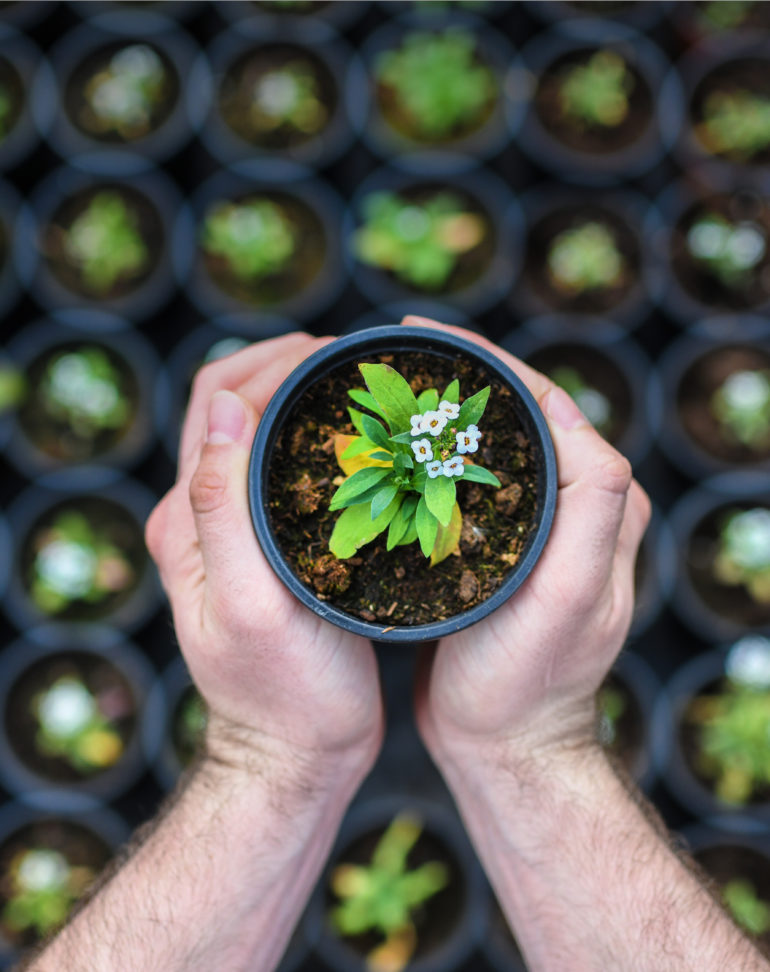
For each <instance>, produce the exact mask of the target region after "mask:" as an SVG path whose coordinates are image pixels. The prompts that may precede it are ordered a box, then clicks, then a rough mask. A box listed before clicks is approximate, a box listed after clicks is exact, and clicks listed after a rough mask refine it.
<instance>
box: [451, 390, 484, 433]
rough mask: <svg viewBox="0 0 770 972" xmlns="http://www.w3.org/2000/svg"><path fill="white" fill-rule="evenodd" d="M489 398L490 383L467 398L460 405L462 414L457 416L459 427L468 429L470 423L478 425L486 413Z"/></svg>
mask: <svg viewBox="0 0 770 972" xmlns="http://www.w3.org/2000/svg"><path fill="white" fill-rule="evenodd" d="M488 398H489V385H487V387H486V388H482V389H481V391H479V392H476V394H475V395H471V397H470V398H466V399H465V401H464V402H463V403H462V405H461V406H460V414H459V415H458V416H457V420H456V425H457V428H458V429H467V428H468V426H469V425H476V424H477V423H478V421H479V419H480V418H481V416H482V415H483V414H484V409H485V408H486V407H487V400H488Z"/></svg>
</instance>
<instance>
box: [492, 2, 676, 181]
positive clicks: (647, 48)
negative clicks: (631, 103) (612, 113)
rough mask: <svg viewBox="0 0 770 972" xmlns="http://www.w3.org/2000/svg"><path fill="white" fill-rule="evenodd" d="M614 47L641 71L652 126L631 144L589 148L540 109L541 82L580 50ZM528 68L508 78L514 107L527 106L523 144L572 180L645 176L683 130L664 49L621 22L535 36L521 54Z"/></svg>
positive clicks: (586, 23) (575, 23)
mask: <svg viewBox="0 0 770 972" xmlns="http://www.w3.org/2000/svg"><path fill="white" fill-rule="evenodd" d="M608 48H609V49H611V50H613V51H616V52H617V53H618V54H620V55H621V57H622V58H623V59H624V61H626V63H627V64H628V65H629V66H630V67H631V68H632V69H633V70H635V71H636V72H637V73H638V83H637V88H639V84H640V83H641V84H643V85H644V87H643V88H641V89H639V97H640V98H642V99H643V100H644V104H645V113H646V114H647V116H648V120H647V122H646V124H644V126H643V127H642V128H641V131H640V130H639V128H638V126H637V127H636V128H635V129H634V130H633V131H632V132H630V133H629V139H630V140H629V142H628V144H622V145H619V146H618V147H617V148H615V149H608V150H606V151H601V152H600V151H587V150H583V149H580V148H577V147H576V146H573V145H568V144H566V143H565V142H564V141H563V140H562V139H560V138H558V137H557V136H556V135H555V134H554V133H553V132H551V131H549V129H548V128H547V127H546V125H545V124H544V122H543V121H542V119H541V117H540V114H539V112H538V107H537V94H538V90H539V83H540V81H541V79H542V77H543V75H544V74H545V72H547V71H548V70H549V68H551V66H552V65H554V64H556V63H558V62H560V61H562V59H564V58H571V57H572V56H573V55H575V54H576V53H579V52H588V51H592V50H601V49H608ZM521 56H522V61H523V62H524V68H523V69H522V70H517V69H516V68H514V69H512V71H511V74H510V76H509V79H508V85H509V90H510V91H511V93H512V99H513V105H514V106H515V107H514V110H518V108H519V105H520V103H521V102H524V103H525V105H526V106H527V112H526V116H525V119H524V123H523V125H522V129H521V134H520V139H519V144H520V146H521V148H522V149H523V150H524V151H525V152H526V153H527V155H529V156H530V157H531V158H532V160H533V161H534V162H536V163H540V164H542V165H543V166H544V167H545V168H546V169H549V170H550V171H552V172H554V173H556V174H557V175H558V176H559V177H560V178H562V179H564V180H565V181H567V182H580V183H588V184H592V185H608V184H612V183H615V182H619V181H620V180H621V179H627V178H630V177H634V176H639V175H642V174H644V173H645V172H647V171H649V170H650V169H651V168H652V167H653V166H654V165H655V164H656V163H658V162H659V161H660V160H661V159H662V157H663V156H664V154H665V152H666V151H667V149H668V148H669V146H670V144H671V142H672V141H673V139H674V138H675V137H676V135H677V134H678V129H679V126H680V124H681V119H682V110H683V109H682V96H681V92H680V91H679V90H678V88H677V86H676V77H675V75H674V74H673V73H672V72H670V73H669V76H668V81H667V88H666V94H665V98H664V97H663V96H662V91H661V84H662V79H663V76H664V74H665V72H666V70H667V68H668V61H667V59H666V57H665V55H664V54H663V53H662V51H661V50H660V49H659V48H658V47H657V46H656V45H655V44H653V43H652V42H651V41H649V40H647V39H646V38H645V37H643V36H641V35H640V34H637V33H636V32H635V31H633V30H630V29H629V28H628V27H624V26H622V25H620V24H615V23H612V22H609V21H603V20H589V19H585V20H580V19H575V20H567V21H564V22H561V23H559V24H558V26H556V27H554V28H553V29H552V30H550V31H547V32H546V33H544V34H541V35H539V36H536V37H535V38H533V39H532V40H531V41H530V42H529V43H528V44H527V45H526V46H525V47H524V48H523V50H522V52H521Z"/></svg>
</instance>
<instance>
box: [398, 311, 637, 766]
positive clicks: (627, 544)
mask: <svg viewBox="0 0 770 972" xmlns="http://www.w3.org/2000/svg"><path fill="white" fill-rule="evenodd" d="M403 323H405V324H413V325H414V324H417V325H424V326H429V327H439V328H441V329H443V330H447V331H450V332H453V333H456V334H459V335H460V336H462V337H465V338H466V339H468V340H471V341H474V342H475V343H477V344H479V345H481V346H482V347H484V348H486V349H487V350H488V351H491V352H492V353H493V354H496V355H497V356H498V357H499V358H500V359H501V360H502V361H504V362H505V363H506V364H507V365H508V366H509V367H511V368H512V369H513V371H515V372H516V374H518V375H519V377H520V378H521V379H522V380H523V381H524V382H525V384H526V385H527V386H528V388H529V390H530V391H531V392H532V394H533V395H534V397H535V398H536V399H537V401H538V403H539V405H540V407H541V408H542V410H543V412H544V413H545V416H546V418H547V420H548V425H549V428H550V431H551V435H552V437H553V440H554V445H555V448H556V457H557V463H558V470H559V492H558V499H557V505H556V515H555V518H554V523H553V527H552V530H551V535H550V537H549V539H548V542H547V544H546V547H545V549H544V551H543V554H542V556H541V557H540V560H539V561H538V563H537V565H536V566H535V568H534V570H533V572H532V573H531V574H530V576H529V578H528V579H527V580H526V581H525V583H524V584H523V585H522V586H521V588H519V590H518V591H517V592H516V594H514V595H513V597H512V598H511V599H510V600H509V601H508V602H507V603H506V604H504V605H503V606H502V607H500V608H499V609H498V610H497V611H495V612H494V613H493V614H492V615H490V616H489V617H488V618H486V619H485V620H484V621H482V622H480V623H479V624H476V625H474V626H473V627H471V628H468V629H466V630H465V631H461V632H459V633H458V634H456V635H452V636H451V637H447V638H444V639H442V641H441V642H440V643H439V645H438V647H437V648H436V649H434V651H433V652H431V653H429V655H428V656H427V657H426V658H424V659H423V665H422V666H421V675H420V678H419V679H418V686H417V697H416V704H417V717H418V724H419V727H420V731H421V733H422V736H423V738H424V740H425V742H426V745H427V746H428V748H429V749H430V750H431V752H432V753H433V755H434V756H435V757H436V758H437V759H438V760H439V761H440V760H441V758H442V757H447V756H449V754H450V753H451V754H452V756H451V757H450V758H455V757H456V756H458V755H459V754H460V753H461V752H468V753H469V755H471V754H473V753H478V748H479V745H480V744H485V743H491V744H493V746H494V744H495V743H496V742H503V743H504V744H505V747H506V751H507V752H509V753H510V747H511V744H512V743H513V745H514V748H515V749H516V751H517V752H521V753H522V754H530V753H532V752H534V751H538V750H548V749H554V748H555V749H556V750H558V749H559V748H563V747H567V748H570V749H572V748H573V747H575V746H579V745H581V744H583V743H585V744H587V745H591V744H592V743H593V738H594V722H595V703H594V697H595V694H596V691H597V689H598V688H599V686H600V684H601V682H602V680H603V679H604V677H605V675H606V674H607V671H608V670H609V668H610V667H611V665H612V662H613V661H614V659H615V657H616V655H617V654H618V652H619V651H620V648H621V647H622V644H623V641H624V640H625V636H626V633H627V630H628V626H629V623H630V620H631V614H632V610H633V597H634V595H633V574H634V564H635V561H636V553H637V548H638V546H639V542H640V540H641V537H642V535H643V533H644V530H645V529H646V526H647V523H648V520H649V516H650V503H649V500H648V499H647V496H646V494H645V493H644V491H643V490H642V488H641V487H640V486H639V484H638V483H637V482H636V481H635V480H634V479H633V477H632V473H631V466H630V464H629V462H628V460H626V459H625V458H624V457H623V456H621V455H620V454H619V453H618V452H616V451H615V449H613V448H612V446H610V445H609V444H608V443H607V442H606V441H605V440H604V439H602V438H601V436H600V435H599V434H598V433H597V432H596V431H595V430H594V429H593V428H592V427H591V425H590V424H589V423H588V421H587V420H586V419H585V418H584V416H583V415H582V413H581V412H580V411H579V409H578V407H577V406H576V405H575V403H574V402H573V401H572V399H571V398H570V397H569V396H568V395H567V393H566V392H564V391H563V390H562V389H561V388H558V387H557V386H555V385H554V384H553V382H551V381H550V380H549V379H548V378H546V377H545V376H544V375H542V374H539V373H538V372H536V371H534V370H533V369H531V368H529V367H528V366H527V365H525V364H523V363H522V362H520V361H518V360H517V359H516V358H514V357H513V356H512V355H510V354H508V353H507V352H505V351H503V350H501V349H500V348H498V347H496V346H495V345H493V344H491V343H490V342H489V341H486V340H484V339H483V338H480V337H479V336H478V335H476V334H473V333H471V332H469V331H465V330H462V329H460V328H455V327H448V326H445V325H441V324H437V323H436V322H435V321H427V320H425V319H423V318H414V317H407V318H405V319H404V321H403ZM471 758H473V756H472V755H471Z"/></svg>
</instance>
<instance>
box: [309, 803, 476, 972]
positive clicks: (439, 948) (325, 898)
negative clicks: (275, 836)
mask: <svg viewBox="0 0 770 972" xmlns="http://www.w3.org/2000/svg"><path fill="white" fill-rule="evenodd" d="M401 812H409V813H410V814H412V815H414V816H416V817H417V818H418V819H419V820H421V821H422V822H423V824H424V830H423V836H424V837H425V838H427V839H428V840H429V841H430V844H431V845H432V847H431V850H430V853H428V857H429V858H431V859H435V857H434V855H437V854H441V855H442V857H444V859H445V860H446V863H447V864H448V866H449V869H450V885H449V886H448V887H447V888H445V889H444V890H443V891H441V892H439V895H437V897H436V898H435V899H434V900H435V907H436V908H438V909H439V911H440V912H443V914H442V915H441V917H442V918H443V919H445V920H446V923H447V925H448V927H447V928H446V930H445V934H446V938H444V939H443V940H434V941H432V942H430V944H429V947H425V948H424V950H423V951H420V946H419V945H418V951H417V953H416V954H415V955H414V957H413V958H412V960H411V961H410V962H409V963H408V965H407V966H406V970H408V972H440V970H442V969H447V968H455V967H456V966H459V965H460V963H461V962H462V961H463V959H465V958H467V957H468V956H469V954H470V953H471V951H472V950H473V948H474V946H475V945H476V944H477V943H478V941H479V938H480V934H481V927H482V922H483V914H484V910H483V906H484V903H485V902H484V895H483V893H482V887H483V884H482V881H481V874H480V871H479V867H478V864H477V863H476V859H475V856H474V854H473V850H472V849H471V845H470V843H469V842H468V838H467V836H466V835H465V832H464V831H463V829H462V827H461V826H460V824H459V821H458V820H457V817H456V816H455V814H453V813H451V812H449V811H448V810H446V809H445V808H444V807H443V806H441V805H440V804H438V803H434V802H432V801H427V800H425V799H420V798H417V797H415V796H413V795H406V794H405V795H403V796H394V795H390V796H388V797H383V798H382V799H380V800H376V801H370V802H368V803H362V804H359V805H357V806H354V807H353V809H352V810H351V811H350V813H349V814H348V816H347V818H346V819H345V821H344V822H343V825H342V828H341V829H340V835H339V837H338V839H337V843H336V845H335V849H334V850H333V852H332V855H331V859H330V860H331V863H330V865H329V867H328V868H327V869H326V870H325V871H324V874H323V876H322V878H321V880H320V882H319V884H318V886H317V888H316V891H315V892H314V894H313V897H312V899H311V901H310V905H309V906H308V910H307V916H306V923H305V927H306V930H307V937H308V940H309V941H310V944H311V945H312V947H313V949H314V950H315V951H316V952H317V953H318V954H319V955H320V956H321V958H322V959H323V961H324V963H325V964H326V965H328V967H329V968H330V969H334V970H335V972H365V969H366V968H367V965H366V961H365V956H364V955H363V954H362V953H361V952H359V951H357V950H356V949H355V948H354V947H353V945H351V944H350V943H349V942H347V941H346V940H345V939H343V938H340V937H338V936H337V935H336V934H335V933H334V931H333V930H332V929H331V928H330V927H329V924H328V917H327V911H328V908H329V907H330V906H333V904H334V896H333V895H332V894H331V892H330V889H329V877H330V874H331V872H332V869H333V867H334V866H335V865H336V864H339V863H343V862H344V863H347V862H348V861H353V860H356V859H357V857H358V854H356V853H355V852H356V851H358V852H359V853H363V855H364V858H365V856H366V853H367V851H368V853H371V850H372V849H373V848H372V846H371V845H372V844H373V843H374V842H375V841H376V835H378V834H380V833H381V832H383V831H384V830H385V828H386V827H387V826H388V824H389V823H390V822H391V820H392V819H393V818H394V817H395V816H396V815H397V814H398V813H401ZM417 846H418V847H419V842H418V845H417ZM350 851H353V852H354V856H353V857H348V856H347V854H348V853H349V852H350ZM413 866H414V865H413ZM419 934H420V931H419V929H418V940H419Z"/></svg>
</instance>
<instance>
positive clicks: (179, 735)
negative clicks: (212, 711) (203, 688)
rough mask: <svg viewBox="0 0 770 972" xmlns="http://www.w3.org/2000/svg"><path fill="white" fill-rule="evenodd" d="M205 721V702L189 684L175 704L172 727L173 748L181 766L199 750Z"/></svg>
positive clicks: (206, 714)
mask: <svg viewBox="0 0 770 972" xmlns="http://www.w3.org/2000/svg"><path fill="white" fill-rule="evenodd" d="M207 723H208V711H207V709H206V703H205V702H204V701H203V699H202V697H201V696H200V694H199V693H198V691H197V690H196V688H195V687H194V686H192V685H191V686H190V687H189V688H188V689H187V690H186V691H185V693H184V695H183V696H182V698H181V700H180V702H179V705H178V706H177V709H176V712H175V713H174V724H173V728H172V734H173V741H174V748H175V750H176V753H177V756H178V757H179V762H180V763H181V764H182V765H183V766H187V764H188V763H189V762H190V761H191V760H192V758H193V757H194V756H195V754H196V753H197V752H198V751H199V750H200V747H201V744H202V742H203V738H204V736H205V735H206V725H207Z"/></svg>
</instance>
